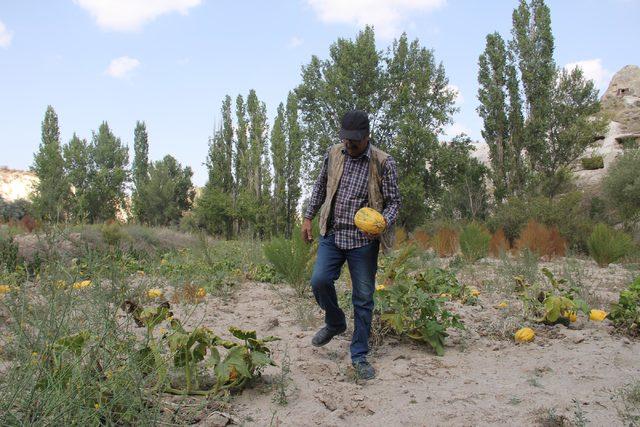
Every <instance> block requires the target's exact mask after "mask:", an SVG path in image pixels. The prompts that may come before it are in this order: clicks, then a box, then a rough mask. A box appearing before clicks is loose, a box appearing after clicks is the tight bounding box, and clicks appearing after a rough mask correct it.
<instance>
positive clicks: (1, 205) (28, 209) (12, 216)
mask: <svg viewBox="0 0 640 427" xmlns="http://www.w3.org/2000/svg"><path fill="white" fill-rule="evenodd" d="M32 211H33V209H32V204H31V202H30V201H28V200H25V199H18V200H14V201H12V202H8V201H6V200H4V199H3V198H2V197H0V220H1V221H2V222H9V221H20V220H21V219H22V218H23V217H24V216H25V215H31V214H32Z"/></svg>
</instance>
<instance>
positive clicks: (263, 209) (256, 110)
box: [247, 89, 271, 237]
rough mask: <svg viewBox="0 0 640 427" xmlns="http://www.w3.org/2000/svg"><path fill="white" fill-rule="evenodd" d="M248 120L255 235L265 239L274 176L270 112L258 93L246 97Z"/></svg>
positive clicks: (249, 163) (250, 184) (250, 181)
mask: <svg viewBox="0 0 640 427" xmlns="http://www.w3.org/2000/svg"><path fill="white" fill-rule="evenodd" d="M247 117H248V124H249V127H248V135H249V148H248V154H249V155H248V159H249V161H248V162H247V165H248V166H247V169H248V170H249V189H250V191H251V193H252V194H253V196H254V197H255V203H256V205H255V206H254V209H253V211H254V213H255V215H256V217H255V226H256V232H257V234H258V235H259V236H260V237H264V236H265V234H266V231H267V230H268V229H269V228H270V224H269V223H270V215H269V211H270V209H269V204H270V194H269V188H270V184H271V176H270V172H269V157H268V152H269V151H268V145H267V132H268V125H267V112H266V106H265V104H264V102H262V101H260V100H259V99H258V96H257V94H256V92H255V90H253V89H252V90H250V91H249V96H247Z"/></svg>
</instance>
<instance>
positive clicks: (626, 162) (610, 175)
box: [603, 150, 640, 222]
mask: <svg viewBox="0 0 640 427" xmlns="http://www.w3.org/2000/svg"><path fill="white" fill-rule="evenodd" d="M639 170H640V150H628V151H626V152H625V153H623V154H622V156H620V157H619V158H618V159H617V160H616V161H615V162H614V164H613V165H611V167H610V168H609V170H608V171H607V176H606V177H605V179H604V182H603V186H604V191H605V194H606V197H607V199H608V200H609V202H610V203H611V205H612V206H613V207H614V208H615V209H616V210H617V211H618V212H619V214H620V216H621V217H622V219H624V220H625V221H629V222H632V221H636V220H638V219H639V218H640V176H639V175H638V171H639Z"/></svg>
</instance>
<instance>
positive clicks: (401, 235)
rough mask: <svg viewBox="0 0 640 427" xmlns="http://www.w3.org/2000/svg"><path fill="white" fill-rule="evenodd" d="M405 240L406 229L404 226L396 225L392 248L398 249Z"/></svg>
mask: <svg viewBox="0 0 640 427" xmlns="http://www.w3.org/2000/svg"><path fill="white" fill-rule="evenodd" d="M406 242H407V231H406V230H405V229H404V227H396V241H395V242H394V244H393V246H394V249H398V248H399V247H400V246H401V245H403V244H404V243H406Z"/></svg>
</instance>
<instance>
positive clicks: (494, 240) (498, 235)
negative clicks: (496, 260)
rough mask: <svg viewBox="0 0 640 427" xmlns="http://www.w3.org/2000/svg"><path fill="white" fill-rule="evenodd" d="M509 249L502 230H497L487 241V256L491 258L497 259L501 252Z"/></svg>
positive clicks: (509, 246)
mask: <svg viewBox="0 0 640 427" xmlns="http://www.w3.org/2000/svg"><path fill="white" fill-rule="evenodd" d="M510 248H511V245H509V240H507V237H506V236H505V234H504V229H503V228H502V227H500V228H498V229H497V230H496V232H495V233H493V235H492V236H491V240H490V241H489V254H490V255H491V256H493V257H499V256H500V253H501V252H507V251H508V250H509V249H510Z"/></svg>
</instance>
